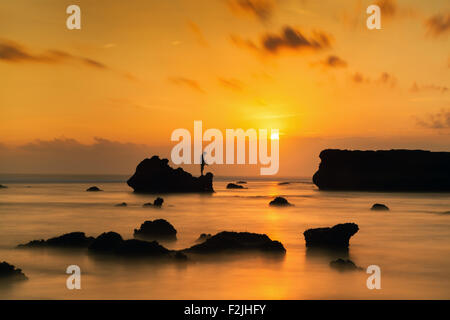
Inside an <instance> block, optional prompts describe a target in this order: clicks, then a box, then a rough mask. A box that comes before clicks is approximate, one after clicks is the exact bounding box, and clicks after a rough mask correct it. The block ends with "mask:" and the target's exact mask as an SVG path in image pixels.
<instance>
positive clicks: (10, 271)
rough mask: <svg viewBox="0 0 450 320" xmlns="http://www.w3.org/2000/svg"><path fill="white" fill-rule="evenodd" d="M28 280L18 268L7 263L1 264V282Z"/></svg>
mask: <svg viewBox="0 0 450 320" xmlns="http://www.w3.org/2000/svg"><path fill="white" fill-rule="evenodd" d="M27 279H28V278H27V276H26V275H25V274H24V273H23V272H22V270H21V269H19V268H16V267H15V266H13V265H11V264H9V263H8V262H6V261H3V262H2V263H0V281H22V280H27Z"/></svg>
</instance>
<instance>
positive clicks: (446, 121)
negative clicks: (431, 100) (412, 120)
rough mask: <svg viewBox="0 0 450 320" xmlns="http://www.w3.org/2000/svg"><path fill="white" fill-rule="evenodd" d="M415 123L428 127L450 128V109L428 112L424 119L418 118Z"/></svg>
mask: <svg viewBox="0 0 450 320" xmlns="http://www.w3.org/2000/svg"><path fill="white" fill-rule="evenodd" d="M417 124H418V125H420V126H422V127H424V128H429V129H450V109H447V110H441V111H439V112H437V113H434V114H429V115H428V116H427V117H426V118H425V119H418V120H417Z"/></svg>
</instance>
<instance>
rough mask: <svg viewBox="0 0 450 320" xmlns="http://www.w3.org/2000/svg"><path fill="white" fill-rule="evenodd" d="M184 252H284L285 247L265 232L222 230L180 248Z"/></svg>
mask: <svg viewBox="0 0 450 320" xmlns="http://www.w3.org/2000/svg"><path fill="white" fill-rule="evenodd" d="M182 251H183V252H186V253H201V254H207V253H209V254H211V253H222V252H226V251H262V252H273V253H285V252H286V249H285V248H284V247H283V245H282V244H281V243H280V242H278V241H274V240H271V239H270V238H269V237H268V236H267V235H265V234H257V233H249V232H229V231H222V232H220V233H218V234H216V235H214V236H212V237H211V238H209V239H207V240H206V241H205V242H203V243H200V244H197V245H194V246H192V247H190V248H188V249H185V250H182Z"/></svg>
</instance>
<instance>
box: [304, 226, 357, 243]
mask: <svg viewBox="0 0 450 320" xmlns="http://www.w3.org/2000/svg"><path fill="white" fill-rule="evenodd" d="M358 230H359V227H358V225H357V224H356V223H344V224H337V225H335V226H334V227H332V228H329V227H328V228H316V229H308V230H306V231H305V232H303V235H304V237H305V241H306V246H307V247H330V248H332V247H336V248H348V246H349V240H350V238H351V237H352V236H353V235H354V234H355V233H356V232H358Z"/></svg>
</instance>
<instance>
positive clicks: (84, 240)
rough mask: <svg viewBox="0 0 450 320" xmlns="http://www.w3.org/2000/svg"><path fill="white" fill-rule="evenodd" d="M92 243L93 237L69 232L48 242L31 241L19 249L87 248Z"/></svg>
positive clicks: (82, 233) (20, 245)
mask: <svg viewBox="0 0 450 320" xmlns="http://www.w3.org/2000/svg"><path fill="white" fill-rule="evenodd" d="M93 241H94V238H93V237H86V235H85V234H84V232H71V233H66V234H63V235H62V236H59V237H54V238H50V239H48V240H32V241H30V242H28V243H26V244H19V245H18V247H19V248H36V247H38V248H39V247H50V248H51V247H54V248H87V247H88V246H89V245H90V244H91V243H92V242H93Z"/></svg>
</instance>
